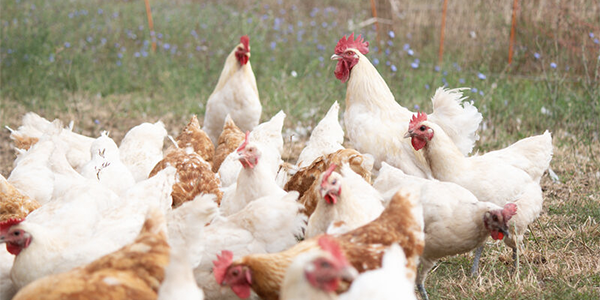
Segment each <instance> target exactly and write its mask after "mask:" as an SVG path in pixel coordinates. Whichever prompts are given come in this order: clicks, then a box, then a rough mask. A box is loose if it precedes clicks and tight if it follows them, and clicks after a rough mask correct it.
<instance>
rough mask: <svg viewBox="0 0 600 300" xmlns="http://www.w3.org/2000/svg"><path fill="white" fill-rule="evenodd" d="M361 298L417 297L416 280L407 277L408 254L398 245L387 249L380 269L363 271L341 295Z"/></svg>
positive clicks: (342, 298)
mask: <svg viewBox="0 0 600 300" xmlns="http://www.w3.org/2000/svg"><path fill="white" fill-rule="evenodd" d="M359 299H379V300H395V299H405V300H413V299H414V300H416V299H417V297H416V296H415V292H414V282H413V281H409V280H407V279H406V256H405V255H404V252H402V249H401V248H400V247H399V246H398V245H396V244H393V245H391V246H390V247H389V248H388V249H387V250H386V252H385V254H384V255H383V260H382V262H381V268H380V269H376V270H372V271H367V272H364V273H362V274H361V275H360V276H358V278H356V279H355V280H354V281H353V282H352V285H351V286H350V289H349V290H348V292H346V293H344V294H342V295H340V300H359Z"/></svg>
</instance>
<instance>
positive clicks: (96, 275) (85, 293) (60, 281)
mask: <svg viewBox="0 0 600 300" xmlns="http://www.w3.org/2000/svg"><path fill="white" fill-rule="evenodd" d="M165 225H166V224H165V219H164V216H163V215H162V213H161V212H160V210H158V209H156V210H152V211H151V212H150V213H149V215H148V217H147V219H146V221H145V223H144V225H143V227H142V229H141V231H140V232H139V235H138V236H137V238H136V239H135V241H134V242H133V243H131V244H129V245H127V246H125V247H123V248H121V249H120V250H118V251H116V252H113V253H110V254H108V255H105V256H103V257H101V258H99V259H97V260H95V261H93V262H91V263H89V264H88V265H86V266H82V267H79V268H76V269H73V270H71V271H69V272H66V273H61V274H54V275H51V276H47V277H44V278H41V279H39V280H36V281H34V282H33V283H31V284H29V285H27V286H26V287H24V288H23V289H21V290H20V291H19V292H18V293H17V295H16V296H15V298H14V299H15V300H28V299H156V297H157V294H158V290H159V286H160V283H161V282H162V281H163V279H164V277H165V270H164V269H165V267H167V264H168V263H169V245H168V243H167V236H166V232H165V231H166V226H165ZM9 238H10V239H11V241H14V240H18V239H21V237H16V238H13V237H9Z"/></svg>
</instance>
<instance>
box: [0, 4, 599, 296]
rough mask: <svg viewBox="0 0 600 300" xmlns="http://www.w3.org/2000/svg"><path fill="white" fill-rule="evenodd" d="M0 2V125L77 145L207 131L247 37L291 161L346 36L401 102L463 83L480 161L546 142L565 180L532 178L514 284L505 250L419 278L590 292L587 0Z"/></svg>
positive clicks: (316, 115) (4, 146)
mask: <svg viewBox="0 0 600 300" xmlns="http://www.w3.org/2000/svg"><path fill="white" fill-rule="evenodd" d="M146 4H148V5H149V7H150V11H151V16H152V21H153V31H152V30H151V29H150V27H149V18H148V17H149V14H148V11H147V7H146ZM0 8H1V9H0V28H1V37H0V125H1V126H11V127H13V128H16V127H18V126H19V125H20V123H21V117H22V116H23V115H24V114H25V113H26V112H28V111H34V112H36V113H38V114H40V115H41V116H43V117H45V118H47V119H50V120H52V119H55V118H60V119H61V120H63V121H64V122H65V123H67V122H69V121H70V120H74V121H75V127H74V131H76V132H78V133H82V134H85V135H88V136H98V135H99V133H100V132H101V131H102V130H109V131H110V133H111V137H113V138H114V139H115V141H117V143H118V142H119V141H120V139H121V138H122V137H123V135H124V134H125V133H126V132H127V130H129V129H130V128H131V127H133V126H135V125H138V124H140V123H142V122H155V121H157V120H159V119H160V120H162V121H163V122H165V124H166V125H167V126H166V127H167V129H168V130H169V133H171V134H173V135H176V134H177V133H178V131H179V130H180V129H181V128H182V127H183V126H184V125H185V124H187V122H188V120H189V118H190V116H191V115H193V114H197V115H198V117H199V119H200V120H202V117H203V116H204V105H205V103H206V100H207V99H208V96H209V95H210V94H211V93H212V91H213V89H214V87H215V85H216V83H217V80H218V78H219V74H220V72H221V70H222V68H223V64H224V61H225V58H226V56H227V55H228V54H229V52H230V51H231V50H232V49H233V48H234V47H235V46H236V45H237V44H238V41H239V38H240V36H242V35H245V34H247V35H249V37H250V45H251V51H252V52H251V53H252V57H251V59H250V61H251V63H252V68H253V70H254V73H255V75H256V79H257V84H258V89H259V93H260V98H261V102H262V104H263V115H262V120H267V119H269V118H270V117H271V116H272V115H274V114H275V113H277V112H278V111H279V110H284V111H285V112H286V113H287V118H286V124H285V126H284V131H285V136H286V150H285V151H286V153H284V158H286V159H294V158H293V157H294V155H297V154H298V153H297V152H298V149H301V147H302V146H303V141H305V140H306V138H307V137H308V135H309V134H310V130H311V129H312V127H313V126H314V125H315V124H316V123H317V122H318V121H319V120H320V119H321V117H322V116H323V115H324V114H325V112H326V111H327V109H328V108H329V107H330V106H331V104H332V103H333V102H334V101H336V100H337V101H339V102H340V105H341V106H342V107H344V99H345V94H346V85H345V84H343V83H341V82H340V81H339V80H337V79H336V78H335V76H334V74H333V71H334V68H335V62H333V61H330V59H329V58H330V57H331V55H332V54H333V51H334V48H335V45H336V44H337V42H338V40H339V39H340V38H341V37H342V36H344V35H348V34H350V33H352V32H354V33H356V34H362V35H363V36H364V37H365V40H366V41H369V42H370V53H369V54H368V55H367V57H368V58H369V59H370V60H371V62H372V63H373V64H374V65H375V67H376V68H377V69H378V70H379V72H380V73H381V75H382V76H383V78H384V79H385V80H386V82H387V83H388V86H389V87H390V88H391V90H392V92H393V94H394V95H395V96H396V100H397V101H398V102H399V103H400V104H401V105H402V106H404V107H407V108H409V109H413V110H423V111H426V112H429V111H431V102H430V98H431V97H432V96H433V94H434V92H435V90H436V89H437V88H438V87H440V86H447V87H449V88H455V87H468V89H467V90H465V96H467V97H468V98H469V99H470V100H472V101H474V103H475V106H476V107H477V108H478V109H479V110H480V111H481V112H482V114H483V117H484V119H483V122H482V127H481V130H480V136H481V139H480V141H479V142H478V144H477V145H476V149H477V150H478V151H488V150H492V149H499V148H501V147H505V146H507V145H509V144H511V143H513V142H515V141H517V140H518V139H520V138H524V137H527V136H531V135H534V134H541V133H543V132H544V130H546V129H548V130H550V131H551V132H552V134H553V138H554V146H555V152H554V158H553V161H552V164H551V168H552V169H553V170H554V171H555V172H556V174H558V178H559V179H558V180H551V179H549V178H548V176H544V178H543V180H542V187H543V190H544V195H545V197H546V201H545V203H544V212H543V213H542V217H540V219H539V221H538V222H536V223H535V224H533V225H532V234H531V235H529V236H527V237H526V238H527V239H528V241H527V243H528V244H529V245H532V246H531V248H530V250H529V251H530V252H529V253H528V254H527V255H526V256H527V257H529V258H528V261H527V268H524V270H523V271H522V272H521V277H520V278H517V279H515V280H513V279H514V278H512V276H513V275H512V274H511V271H510V268H509V266H508V265H509V262H510V261H511V258H510V253H508V251H505V250H506V249H504V247H499V246H495V247H492V249H491V250H490V251H489V252H487V253H488V254H487V256H486V257H485V258H484V259H483V261H484V262H483V264H484V267H485V266H486V263H487V264H488V266H489V268H491V270H490V269H486V270H485V271H483V272H481V273H482V274H488V275H486V276H485V277H483V276H481V277H479V278H477V280H474V279H472V278H470V277H469V276H467V275H466V273H467V272H466V271H465V270H468V268H469V262H470V258H469V257H468V256H459V257H455V258H451V259H448V260H445V261H444V262H443V263H442V264H440V265H439V266H438V267H436V269H435V270H434V273H433V274H432V275H431V276H430V279H429V280H428V289H429V293H430V296H431V297H432V298H434V299H437V298H446V299H454V298H455V299H464V298H475V299H502V298H520V299H521V298H523V299H525V298H548V299H550V298H557V299H570V298H583V299H588V298H589V299H597V298H598V297H599V295H600V275H599V274H600V251H598V249H600V230H599V228H600V227H599V226H600V225H599V223H600V199H598V195H600V171H598V170H599V169H600V161H599V157H600V142H599V141H598V134H599V131H600V120H599V119H600V41H599V39H600V2H599V1H597V0H562V1H561V0H527V1H524V0H517V1H515V0H504V1H490V0H452V1H450V0H448V1H444V0H435V1H432V0H363V1H349V0H348V1H343V0H305V1H283V0H265V1H251V0H235V1H234V0H205V1H185V0H148V1H144V0H137V1H117V0H113V1H100V0H53V1H49V0H46V1H44V0H0ZM442 32H443V43H442ZM511 32H513V33H512V34H511ZM511 36H512V38H511ZM153 45H155V46H153ZM441 45H443V49H442V50H443V51H440V50H441V49H440V48H441V47H440V46H441ZM511 49H512V51H511ZM511 53H512V54H511ZM509 56H510V57H511V59H510V60H511V62H510V64H509ZM8 136H9V132H8V130H4V129H2V130H0V150H2V151H1V153H2V154H1V155H0V172H1V173H2V174H3V175H5V176H7V175H8V174H10V171H11V170H12V162H13V161H14V158H15V156H14V154H13V153H14V152H13V151H12V142H11V141H10V139H9V137H8ZM290 141H292V143H289V142H290ZM486 251H488V250H486Z"/></svg>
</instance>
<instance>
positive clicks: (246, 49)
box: [235, 35, 250, 66]
mask: <svg viewBox="0 0 600 300" xmlns="http://www.w3.org/2000/svg"><path fill="white" fill-rule="evenodd" d="M235 58H237V60H238V62H239V63H240V66H243V65H245V64H247V63H248V60H250V38H249V37H248V36H247V35H244V36H242V37H241V38H240V44H239V45H237V49H236V51H235Z"/></svg>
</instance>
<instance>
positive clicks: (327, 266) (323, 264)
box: [321, 261, 331, 268]
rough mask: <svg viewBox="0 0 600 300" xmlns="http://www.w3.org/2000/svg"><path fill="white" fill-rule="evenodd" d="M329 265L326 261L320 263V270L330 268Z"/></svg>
mask: <svg viewBox="0 0 600 300" xmlns="http://www.w3.org/2000/svg"><path fill="white" fill-rule="evenodd" d="M330 267H331V264H330V263H328V262H326V261H322V262H321V268H330Z"/></svg>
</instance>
